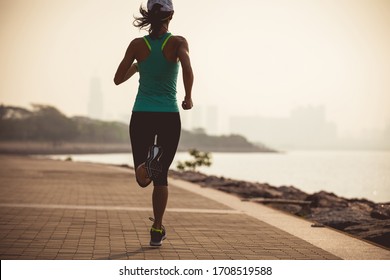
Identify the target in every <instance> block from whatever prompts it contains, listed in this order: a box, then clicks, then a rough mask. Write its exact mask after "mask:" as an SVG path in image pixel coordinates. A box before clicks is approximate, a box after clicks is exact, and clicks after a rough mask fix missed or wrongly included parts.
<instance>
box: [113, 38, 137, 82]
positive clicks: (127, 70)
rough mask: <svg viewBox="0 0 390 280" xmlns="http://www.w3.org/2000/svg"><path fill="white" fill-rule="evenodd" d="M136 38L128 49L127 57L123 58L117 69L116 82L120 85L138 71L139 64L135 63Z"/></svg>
mask: <svg viewBox="0 0 390 280" xmlns="http://www.w3.org/2000/svg"><path fill="white" fill-rule="evenodd" d="M136 40H137V39H135V40H133V41H132V42H131V43H130V45H129V47H128V48H127V50H126V53H125V57H124V58H123V59H122V61H121V63H120V64H119V66H118V69H117V70H116V73H115V77H114V83H115V84H116V85H120V84H121V83H123V82H125V81H127V80H128V79H130V78H131V76H133V75H134V74H135V73H136V72H137V71H138V68H137V64H133V62H134V60H135V44H136Z"/></svg>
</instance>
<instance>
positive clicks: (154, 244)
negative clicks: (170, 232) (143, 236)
mask: <svg viewBox="0 0 390 280" xmlns="http://www.w3.org/2000/svg"><path fill="white" fill-rule="evenodd" d="M166 238H167V236H166V235H165V236H163V238H161V241H160V242H153V241H150V243H149V244H150V246H154V247H159V246H161V245H162V243H163V241H164V240H165V239H166Z"/></svg>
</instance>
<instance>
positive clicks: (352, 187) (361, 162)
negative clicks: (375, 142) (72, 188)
mask: <svg viewBox="0 0 390 280" xmlns="http://www.w3.org/2000/svg"><path fill="white" fill-rule="evenodd" d="M211 155H212V161H213V164H212V165H211V167H202V168H199V169H198V170H199V171H200V172H203V173H206V174H208V175H217V176H223V177H226V178H232V179H238V180H245V181H252V182H260V183H268V184H270V185H274V186H294V187H296V188H299V189H301V190H303V191H305V192H307V193H314V192H318V191H321V190H324V191H327V192H333V193H335V194H336V195H338V196H343V197H346V198H366V199H369V200H372V201H375V202H389V201H390V151H291V152H286V153H212V154H211ZM69 156H71V157H72V159H73V160H74V161H88V162H97V163H108V164H128V165H130V166H132V164H133V162H132V155H131V154H99V155H69ZM53 157H54V158H58V159H65V158H66V157H68V156H53ZM185 160H191V157H190V156H189V154H188V153H177V154H176V157H175V160H174V162H173V163H172V166H171V168H173V169H175V168H176V164H177V162H178V161H185Z"/></svg>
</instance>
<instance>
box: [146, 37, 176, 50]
mask: <svg viewBox="0 0 390 280" xmlns="http://www.w3.org/2000/svg"><path fill="white" fill-rule="evenodd" d="M171 37H172V34H171V33H165V34H164V35H163V36H161V37H160V38H158V39H155V40H153V39H152V38H151V37H150V35H146V36H144V37H143V39H144V41H145V44H146V46H147V47H148V49H149V51H152V50H153V49H161V51H162V50H163V49H164V47H165V45H166V44H167V42H168V40H169V38H171ZM160 46H161V47H160Z"/></svg>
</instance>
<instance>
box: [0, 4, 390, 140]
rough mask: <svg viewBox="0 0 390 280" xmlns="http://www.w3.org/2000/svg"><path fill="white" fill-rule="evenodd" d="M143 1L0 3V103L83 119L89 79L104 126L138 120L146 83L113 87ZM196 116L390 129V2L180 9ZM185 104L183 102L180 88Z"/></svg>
mask: <svg viewBox="0 0 390 280" xmlns="http://www.w3.org/2000/svg"><path fill="white" fill-rule="evenodd" d="M141 3H143V4H146V0H144V1H140V0H115V1H109V0H55V1H53V0H0V37H1V44H0V61H1V65H0V77H1V82H0V103H4V104H7V105H21V106H28V105H29V104H31V103H42V104H51V105H54V106H56V107H58V108H59V109H60V110H62V111H63V112H64V113H66V114H67V115H69V116H72V115H80V114H81V115H85V114H87V108H88V101H89V94H90V93H89V87H90V80H91V77H93V76H97V77H99V78H100V80H101V85H102V91H103V93H104V111H105V114H106V116H107V117H108V118H119V117H123V115H126V114H130V112H131V108H132V105H133V102H134V98H135V94H136V91H137V85H138V80H137V79H133V80H132V81H129V82H128V83H126V84H124V85H121V86H119V87H116V86H115V85H114V84H113V82H112V79H113V76H114V73H115V71H116V68H117V66H118V64H119V62H120V60H121V59H122V57H123V55H124V52H125V50H126V48H127V45H128V43H129V42H130V40H131V39H132V38H134V37H138V36H143V35H145V34H146V33H145V31H141V32H139V31H138V30H137V29H136V28H134V27H133V26H132V17H133V15H138V8H139V6H140V4H141ZM174 6H175V15H174V19H173V21H172V22H171V25H170V31H171V32H172V33H174V34H180V35H183V36H184V37H186V38H187V40H188V41H189V44H190V51H191V58H192V63H193V68H194V72H195V85H194V90H193V96H194V103H195V105H202V106H214V105H215V106H218V111H219V114H220V116H219V119H220V122H221V125H222V126H224V127H225V128H226V127H227V123H228V120H229V117H230V116H236V115H260V116H267V117H285V116H288V115H289V114H290V112H291V110H292V109H294V108H295V107H297V106H307V105H324V106H325V108H326V110H327V116H328V120H329V121H333V122H335V123H336V124H337V125H338V127H339V129H340V131H341V132H342V133H348V132H358V131H360V130H361V129H367V128H379V129H381V128H383V127H385V125H386V124H389V123H390V109H389V108H390V0H241V1H229V0H224V1H222V0H197V1H188V0H176V1H174ZM178 91H179V93H178V95H179V99H181V98H182V97H183V95H184V90H183V86H182V83H181V82H180V83H179V87H178Z"/></svg>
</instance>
